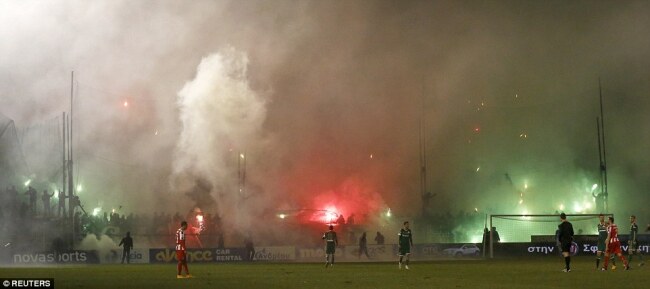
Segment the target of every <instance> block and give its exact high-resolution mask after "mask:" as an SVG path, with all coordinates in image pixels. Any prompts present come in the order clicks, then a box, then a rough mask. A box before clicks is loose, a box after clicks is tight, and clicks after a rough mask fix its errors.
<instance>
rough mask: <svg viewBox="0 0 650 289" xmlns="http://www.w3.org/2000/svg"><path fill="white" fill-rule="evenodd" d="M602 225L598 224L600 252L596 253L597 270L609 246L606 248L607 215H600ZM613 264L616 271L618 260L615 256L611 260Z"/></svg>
mask: <svg viewBox="0 0 650 289" xmlns="http://www.w3.org/2000/svg"><path fill="white" fill-rule="evenodd" d="M598 219H599V220H600V223H598V251H596V270H598V269H600V259H601V256H602V255H603V253H604V252H605V250H606V249H607V246H605V240H607V224H606V223H605V215H603V214H600V215H598ZM610 261H611V262H612V270H616V258H614V255H612V257H611V258H610Z"/></svg>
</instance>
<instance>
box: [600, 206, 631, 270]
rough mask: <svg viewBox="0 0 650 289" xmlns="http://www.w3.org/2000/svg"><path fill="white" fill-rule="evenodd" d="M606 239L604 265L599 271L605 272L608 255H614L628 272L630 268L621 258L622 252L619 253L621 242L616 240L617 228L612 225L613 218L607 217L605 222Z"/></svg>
mask: <svg viewBox="0 0 650 289" xmlns="http://www.w3.org/2000/svg"><path fill="white" fill-rule="evenodd" d="M607 223H608V226H607V239H606V240H605V246H606V249H605V264H604V266H603V268H602V269H601V270H603V271H606V270H607V263H608V262H609V255H610V254H612V253H614V254H616V256H618V257H619V258H620V259H621V261H623V264H624V265H625V270H630V266H629V265H628V264H627V260H625V257H623V252H622V251H621V241H620V240H619V239H618V227H617V226H616V224H614V217H611V216H610V217H609V221H608V222H607Z"/></svg>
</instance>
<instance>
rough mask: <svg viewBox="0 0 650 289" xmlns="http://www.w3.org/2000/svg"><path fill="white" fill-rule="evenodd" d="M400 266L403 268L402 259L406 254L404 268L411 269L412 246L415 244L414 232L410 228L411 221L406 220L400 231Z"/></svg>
mask: <svg viewBox="0 0 650 289" xmlns="http://www.w3.org/2000/svg"><path fill="white" fill-rule="evenodd" d="M397 235H398V236H399V268H400V269H402V261H403V259H404V256H406V262H405V263H404V268H406V269H407V270H408V269H409V257H410V256H411V247H412V246H413V234H411V229H409V222H408V221H406V222H404V227H403V228H402V229H401V230H400V231H399V234H397Z"/></svg>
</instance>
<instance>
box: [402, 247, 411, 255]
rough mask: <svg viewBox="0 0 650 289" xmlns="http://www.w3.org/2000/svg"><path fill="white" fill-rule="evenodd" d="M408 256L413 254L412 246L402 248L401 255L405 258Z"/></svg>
mask: <svg viewBox="0 0 650 289" xmlns="http://www.w3.org/2000/svg"><path fill="white" fill-rule="evenodd" d="M406 254H411V246H400V247H399V255H400V256H404V255H406Z"/></svg>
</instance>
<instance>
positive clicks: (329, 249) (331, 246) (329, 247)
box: [325, 242, 336, 254]
mask: <svg viewBox="0 0 650 289" xmlns="http://www.w3.org/2000/svg"><path fill="white" fill-rule="evenodd" d="M335 252H336V245H335V244H334V242H327V246H326V247H325V254H334V253H335Z"/></svg>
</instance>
